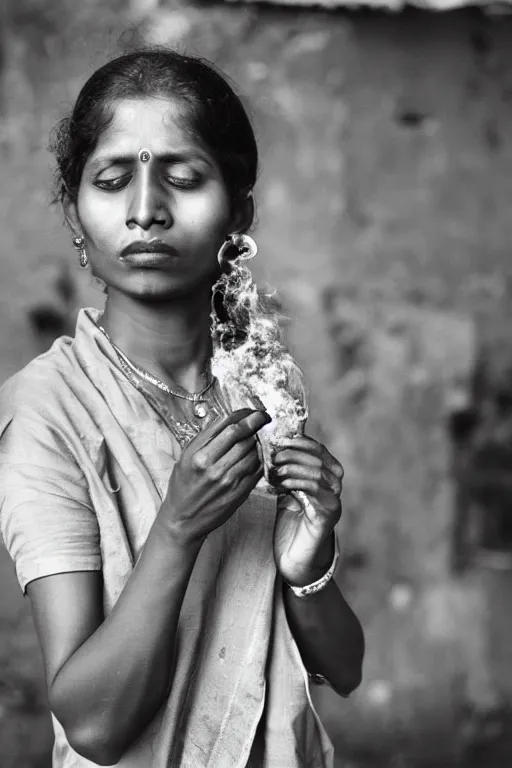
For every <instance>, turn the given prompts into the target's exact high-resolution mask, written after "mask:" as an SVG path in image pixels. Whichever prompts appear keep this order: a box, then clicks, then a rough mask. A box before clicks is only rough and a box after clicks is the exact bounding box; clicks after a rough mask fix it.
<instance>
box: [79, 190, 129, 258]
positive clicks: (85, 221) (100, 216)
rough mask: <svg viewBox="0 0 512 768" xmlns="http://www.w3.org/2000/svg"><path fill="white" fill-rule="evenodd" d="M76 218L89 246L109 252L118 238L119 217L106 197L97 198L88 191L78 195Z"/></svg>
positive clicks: (92, 192)
mask: <svg viewBox="0 0 512 768" xmlns="http://www.w3.org/2000/svg"><path fill="white" fill-rule="evenodd" d="M77 209H78V217H79V219H80V223H81V225H82V227H83V230H84V233H85V236H86V239H87V240H88V241H89V244H90V245H91V244H92V245H93V246H94V247H96V248H99V249H105V250H107V251H108V250H109V248H108V246H109V244H110V245H111V246H112V245H113V244H114V243H115V242H116V239H117V238H118V236H119V221H118V218H119V216H118V215H116V208H115V206H112V204H111V201H110V200H109V198H108V197H106V196H101V197H98V195H96V194H95V193H94V191H91V190H89V189H85V190H84V191H80V192H79V194H78V205H77Z"/></svg>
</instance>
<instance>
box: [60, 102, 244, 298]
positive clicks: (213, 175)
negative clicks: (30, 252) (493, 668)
mask: <svg viewBox="0 0 512 768" xmlns="http://www.w3.org/2000/svg"><path fill="white" fill-rule="evenodd" d="M181 114H182V113H180V107H179V103H177V102H173V101H170V100H169V99H164V98H162V99H158V98H151V99H141V100H125V101H120V102H118V103H117V105H116V107H115V114H114V119H113V120H112V122H111V124H110V126H109V127H108V128H107V129H106V130H105V131H104V132H103V133H102V135H101V137H100V140H99V142H98V144H97V146H96V148H95V150H94V152H93V153H92V154H91V155H90V157H89V158H88V160H87V162H86V164H85V168H84V171H83V174H82V178H81V182H80V188H79V191H78V198H77V203H76V207H75V208H74V211H75V217H76V219H75V220H76V221H77V223H78V228H79V229H80V230H81V232H82V233H83V235H84V236H85V245H86V249H87V255H88V257H89V262H90V264H91V268H92V272H93V274H94V275H96V276H97V277H99V278H100V279H101V280H103V281H104V282H105V283H106V284H107V286H109V287H112V288H115V289H117V290H119V291H120V292H122V293H125V294H127V295H131V296H133V297H138V298H143V297H145V298H153V299H160V300H165V299H167V298H172V297H173V296H174V297H175V296H179V295H184V294H187V293H190V292H193V291H194V289H198V288H200V287H202V286H204V285H205V284H208V285H211V283H212V281H213V279H214V277H215V275H216V274H217V271H218V264H217V252H218V250H219V248H220V246H221V245H222V242H223V241H224V238H225V237H226V234H227V233H228V231H230V200H229V196H228V192H227V189H226V186H225V184H224V181H223V178H222V174H221V171H220V168H219V167H218V165H217V163H216V162H215V160H214V159H213V158H212V157H211V155H209V154H208V153H207V152H206V151H205V149H204V148H203V147H202V146H201V145H200V144H198V142H197V141H196V140H195V139H194V138H193V137H192V136H191V134H190V132H189V131H187V130H186V128H185V127H183V125H180V123H179V117H180V116H181ZM142 149H144V150H146V151H145V152H142V153H141V150H142ZM151 241H153V242H152V243H151V246H152V247H153V248H154V249H156V252H155V253H147V252H143V250H142V252H138V251H137V248H139V247H140V248H141V249H144V248H145V247H146V246H147V244H148V243H150V242H151ZM160 247H161V249H162V250H161V251H159V250H158V249H159V248H160ZM126 249H128V250H129V251H132V252H131V253H129V254H127V253H126Z"/></svg>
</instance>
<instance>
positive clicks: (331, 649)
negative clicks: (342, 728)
mask: <svg viewBox="0 0 512 768" xmlns="http://www.w3.org/2000/svg"><path fill="white" fill-rule="evenodd" d="M330 560H331V561H332V556H331V558H330ZM325 562H326V563H327V565H326V566H325V565H324V566H323V567H322V568H320V569H319V572H318V573H313V574H312V575H311V578H310V581H315V580H316V579H317V578H319V576H321V575H322V573H325V571H326V570H327V568H328V567H329V565H330V562H329V560H326V561H325ZM283 592H284V603H285V609H286V616H287V619H288V624H289V626H290V629H291V632H292V634H293V636H294V638H295V642H296V643H297V647H298V649H299V651H300V654H301V656H302V660H303V662H304V665H305V667H306V669H307V670H308V672H310V673H316V674H319V675H322V676H323V677H325V678H326V679H327V680H328V681H329V683H330V684H331V685H332V687H333V689H334V690H335V691H336V693H338V694H339V695H340V696H348V695H349V694H350V693H352V691H354V690H355V689H356V688H357V687H358V686H359V684H360V683H361V677H362V664H363V657H364V650H365V643H364V635H363V630H362V627H361V624H360V622H359V619H358V618H357V616H356V615H355V614H354V612H353V611H352V609H351V608H350V606H349V604H348V603H347V601H346V600H345V598H344V597H343V595H342V594H341V591H340V590H339V588H338V586H337V584H336V583H335V581H334V580H333V581H331V582H329V584H328V585H327V586H326V587H325V588H324V589H322V590H321V591H320V592H317V593H315V594H312V595H308V596H307V597H297V596H296V595H294V593H293V592H292V590H291V589H290V587H289V586H288V585H287V584H284V585H283Z"/></svg>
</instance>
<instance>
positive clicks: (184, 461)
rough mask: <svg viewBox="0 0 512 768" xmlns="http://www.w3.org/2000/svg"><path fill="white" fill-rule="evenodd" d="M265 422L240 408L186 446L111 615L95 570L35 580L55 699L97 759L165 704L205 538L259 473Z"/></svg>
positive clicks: (109, 759)
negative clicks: (258, 435) (179, 632)
mask: <svg viewBox="0 0 512 768" xmlns="http://www.w3.org/2000/svg"><path fill="white" fill-rule="evenodd" d="M267 421H268V417H267V416H266V415H264V414H261V413H254V412H250V411H248V410H246V411H243V412H242V411H238V412H237V413H236V415H235V414H232V415H231V416H230V417H227V418H226V419H223V420H222V421H221V422H218V423H216V424H214V425H211V427H209V428H208V429H207V430H205V431H204V432H203V433H201V435H200V436H199V437H198V438H196V440H195V441H193V442H192V443H190V444H189V446H187V448H186V449H185V451H184V452H183V455H182V457H181V459H180V462H179V463H178V464H177V465H176V467H175V469H174V471H173V473H172V475H171V479H170V482H169V489H168V493H167V496H166V498H165V499H164V502H163V504H162V507H161V508H160V511H159V513H158V515H157V518H156V521H155V523H154V525H153V527H152V529H151V531H150V534H149V536H148V539H147V541H146V545H145V547H144V549H143V551H142V554H141V556H140V558H139V561H138V562H137V564H136V566H135V568H134V570H133V572H132V574H131V575H130V578H129V579H128V581H127V583H126V586H125V588H124V590H123V592H122V593H121V595H120V597H119V599H118V601H117V603H116V605H115V606H114V608H113V610H112V612H111V613H110V614H109V616H108V617H107V618H104V616H103V612H102V608H101V605H102V577H101V574H99V573H97V572H89V573H85V572H80V573H71V574H69V573H68V574H60V575H54V576H48V577H45V578H42V579H38V580H35V581H33V582H31V583H30V584H29V586H28V594H29V597H30V599H31V602H32V606H33V613H34V619H35V623H36V628H37V631H38V635H39V638H40V643H41V647H42V651H43V658H44V661H45V669H46V677H47V685H48V694H49V701H50V706H51V708H52V711H53V712H54V714H55V716H56V717H57V719H58V720H59V722H60V723H61V724H62V726H63V728H64V730H65V733H66V736H67V738H68V741H69V742H70V744H71V746H72V747H73V748H74V749H75V750H76V751H77V752H79V753H80V754H82V755H83V756H84V757H87V758H88V759H90V760H92V761H93V762H95V763H98V764H100V765H112V764H114V763H117V762H118V761H119V759H120V758H121V757H122V755H123V753H124V752H125V751H126V749H128V747H129V746H130V745H131V744H132V743H133V742H134V741H135V740H136V739H137V738H138V736H139V735H140V734H141V733H142V731H143V730H144V728H145V727H146V726H147V725H148V723H149V722H150V721H151V720H152V718H153V717H154V716H155V714H156V713H157V711H158V709H159V707H160V706H161V704H162V703H163V701H164V699H165V696H166V695H167V693H168V691H169V688H170V686H171V685H172V665H173V655H174V654H173V651H174V643H175V637H176V629H177V624H178V618H179V613H180V610H181V605H182V602H183V597H184V594H185V591H186V588H187V585H188V582H189V579H190V575H191V572H192V569H193V567H194V563H195V561H196V558H197V555H198V552H199V550H200V548H201V546H202V543H203V541H204V538H205V536H206V535H207V534H208V533H209V532H210V531H212V530H214V529H215V528H217V527H219V526H220V525H222V524H223V523H224V522H226V521H227V520H228V519H229V518H230V517H231V515H232V514H233V513H234V512H235V511H236V509H238V507H239V506H240V504H241V503H242V502H243V501H244V500H245V499H246V498H247V496H248V495H249V493H250V492H251V490H252V489H253V488H254V486H255V485H256V483H257V482H258V480H259V479H260V477H261V476H262V468H261V463H260V460H259V456H258V452H257V448H256V441H255V437H254V435H255V433H256V431H257V430H258V429H259V428H260V427H261V426H263V424H264V423H266V422H267ZM193 443H194V444H193Z"/></svg>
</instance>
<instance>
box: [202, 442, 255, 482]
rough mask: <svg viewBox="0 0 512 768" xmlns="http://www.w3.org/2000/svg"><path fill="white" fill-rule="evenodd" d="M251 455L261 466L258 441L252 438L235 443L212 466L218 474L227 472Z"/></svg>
mask: <svg viewBox="0 0 512 768" xmlns="http://www.w3.org/2000/svg"><path fill="white" fill-rule="evenodd" d="M250 454H252V455H253V456H254V457H255V458H256V460H257V461H258V462H259V463H260V464H261V456H260V453H259V451H258V441H257V440H256V438H255V437H254V436H251V437H248V438H246V439H245V440H241V441H240V442H239V443H236V445H234V446H233V447H232V448H230V449H229V451H228V452H227V453H226V454H224V456H221V457H220V458H219V459H218V460H217V462H216V463H215V464H214V465H213V466H216V467H217V468H218V471H219V472H220V473H222V472H227V471H228V470H229V469H231V467H234V466H236V465H237V464H238V462H239V461H241V460H242V459H243V458H245V456H248V455H250Z"/></svg>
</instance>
